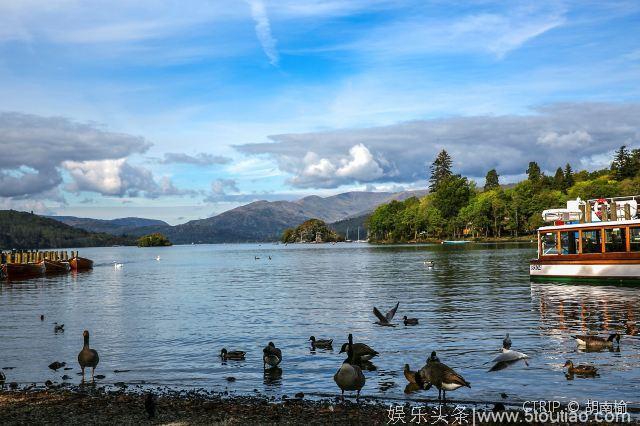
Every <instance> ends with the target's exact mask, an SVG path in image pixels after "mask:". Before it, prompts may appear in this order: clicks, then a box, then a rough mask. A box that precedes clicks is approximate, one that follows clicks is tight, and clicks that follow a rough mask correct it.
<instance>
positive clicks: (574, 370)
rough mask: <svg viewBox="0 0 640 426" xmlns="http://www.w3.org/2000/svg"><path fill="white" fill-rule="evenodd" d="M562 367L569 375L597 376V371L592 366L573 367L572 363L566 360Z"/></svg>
mask: <svg viewBox="0 0 640 426" xmlns="http://www.w3.org/2000/svg"><path fill="white" fill-rule="evenodd" d="M563 367H566V368H567V373H568V374H570V375H572V374H577V375H579V376H595V375H596V374H598V369H597V368H596V367H594V366H593V365H584V364H580V365H573V361H571V360H567V362H565V364H564V366H563Z"/></svg>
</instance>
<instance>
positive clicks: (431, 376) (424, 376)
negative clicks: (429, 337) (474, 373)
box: [418, 353, 471, 401]
mask: <svg viewBox="0 0 640 426" xmlns="http://www.w3.org/2000/svg"><path fill="white" fill-rule="evenodd" d="M434 354H435V353H433V354H432V355H434ZM435 358H437V357H435ZM418 374H419V375H420V377H421V380H422V382H423V389H425V390H429V389H430V388H431V386H435V387H436V388H438V399H439V400H443V401H444V400H446V398H447V391H454V390H456V389H459V388H461V387H468V388H471V384H470V383H469V382H467V381H466V380H465V379H464V377H462V376H461V375H460V374H458V373H456V372H455V371H454V370H453V369H452V368H451V367H449V366H448V365H446V364H444V363H442V362H440V361H433V360H432V359H431V358H429V359H428V360H427V364H426V365H425V366H424V367H422V368H421V369H420V371H418Z"/></svg>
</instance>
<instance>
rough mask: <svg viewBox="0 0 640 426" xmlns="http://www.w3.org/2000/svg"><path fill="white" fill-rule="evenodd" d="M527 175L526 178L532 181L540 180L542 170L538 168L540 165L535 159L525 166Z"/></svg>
mask: <svg viewBox="0 0 640 426" xmlns="http://www.w3.org/2000/svg"><path fill="white" fill-rule="evenodd" d="M527 176H528V179H529V180H530V181H531V182H532V183H538V182H540V180H541V178H542V171H541V170H540V166H538V163H536V162H535V161H531V162H529V167H528V168H527Z"/></svg>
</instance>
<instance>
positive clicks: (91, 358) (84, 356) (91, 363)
mask: <svg viewBox="0 0 640 426" xmlns="http://www.w3.org/2000/svg"><path fill="white" fill-rule="evenodd" d="M82 337H84V346H83V347H82V350H81V351H80V353H79V354H78V364H80V368H81V369H82V381H83V382H84V369H85V368H87V367H91V380H93V373H94V372H95V371H96V367H97V366H98V362H100V357H99V356H98V352H97V351H96V350H95V349H91V348H90V347H89V331H88V330H85V331H83V332H82Z"/></svg>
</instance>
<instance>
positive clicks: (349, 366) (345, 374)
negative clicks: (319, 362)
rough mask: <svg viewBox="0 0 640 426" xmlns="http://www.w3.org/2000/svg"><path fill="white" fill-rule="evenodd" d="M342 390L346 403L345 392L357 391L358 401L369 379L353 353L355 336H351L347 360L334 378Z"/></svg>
mask: <svg viewBox="0 0 640 426" xmlns="http://www.w3.org/2000/svg"><path fill="white" fill-rule="evenodd" d="M333 380H334V381H335V382H336V384H337V385H338V387H339V388H340V390H341V391H342V400H343V401H344V391H356V401H357V400H358V398H360V390H361V389H362V388H363V387H364V384H365V383H366V381H367V379H366V378H365V377H364V374H363V373H362V369H361V368H360V366H358V358H357V355H355V353H354V351H353V336H352V335H351V334H349V343H347V359H345V360H344V362H343V363H342V365H341V366H340V368H339V369H338V371H337V372H336V374H334V376H333Z"/></svg>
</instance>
